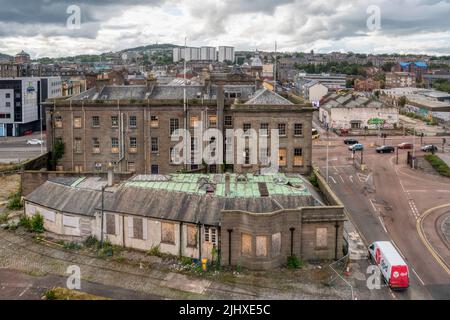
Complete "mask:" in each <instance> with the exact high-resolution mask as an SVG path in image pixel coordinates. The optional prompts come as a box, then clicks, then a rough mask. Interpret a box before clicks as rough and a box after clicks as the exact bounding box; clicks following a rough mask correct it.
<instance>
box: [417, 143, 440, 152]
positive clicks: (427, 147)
mask: <svg viewBox="0 0 450 320" xmlns="http://www.w3.org/2000/svg"><path fill="white" fill-rule="evenodd" d="M420 150H422V151H424V152H436V151H438V147H436V146H435V145H433V144H427V145H425V146H423V147H422V148H420Z"/></svg>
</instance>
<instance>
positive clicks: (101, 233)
mask: <svg viewBox="0 0 450 320" xmlns="http://www.w3.org/2000/svg"><path fill="white" fill-rule="evenodd" d="M105 188H106V186H102V217H101V226H100V245H101V246H103V219H104V218H103V217H104V215H105V214H104V212H105Z"/></svg>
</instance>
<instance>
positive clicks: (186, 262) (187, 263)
mask: <svg viewBox="0 0 450 320" xmlns="http://www.w3.org/2000/svg"><path fill="white" fill-rule="evenodd" d="M180 263H181V264H182V265H184V266H190V265H192V264H193V263H194V259H192V258H189V257H181V258H180Z"/></svg>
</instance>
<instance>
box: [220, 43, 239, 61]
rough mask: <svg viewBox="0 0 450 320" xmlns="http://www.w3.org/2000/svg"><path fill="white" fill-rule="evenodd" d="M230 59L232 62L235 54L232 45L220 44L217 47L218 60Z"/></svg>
mask: <svg viewBox="0 0 450 320" xmlns="http://www.w3.org/2000/svg"><path fill="white" fill-rule="evenodd" d="M225 61H231V62H232V63H234V61H235V54H234V47H227V46H220V47H219V62H225Z"/></svg>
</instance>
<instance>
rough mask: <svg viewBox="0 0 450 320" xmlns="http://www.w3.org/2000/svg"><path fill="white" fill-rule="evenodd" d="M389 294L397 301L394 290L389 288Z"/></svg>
mask: <svg viewBox="0 0 450 320" xmlns="http://www.w3.org/2000/svg"><path fill="white" fill-rule="evenodd" d="M389 293H390V294H391V296H392V298H394V299H397V297H396V295H395V293H394V292H392V289H390V288H389Z"/></svg>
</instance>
